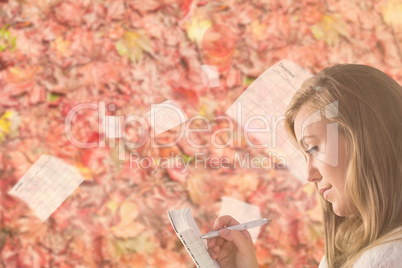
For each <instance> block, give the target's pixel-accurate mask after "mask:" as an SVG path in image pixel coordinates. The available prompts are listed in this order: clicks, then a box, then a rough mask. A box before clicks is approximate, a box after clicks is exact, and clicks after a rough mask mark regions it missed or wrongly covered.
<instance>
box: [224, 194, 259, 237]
mask: <svg viewBox="0 0 402 268" xmlns="http://www.w3.org/2000/svg"><path fill="white" fill-rule="evenodd" d="M223 215H230V216H232V217H233V218H235V219H236V220H237V221H238V222H240V223H243V222H249V221H253V220H258V219H261V218H262V217H261V212H260V208H259V207H257V206H255V205H252V204H249V203H246V202H243V201H240V200H237V199H234V198H231V197H227V196H223V197H222V205H221V211H220V212H219V217H220V216H223ZM260 229H261V227H255V228H251V229H248V230H247V231H248V232H249V233H250V235H251V238H252V239H253V243H254V244H255V242H257V238H258V235H259V233H260Z"/></svg>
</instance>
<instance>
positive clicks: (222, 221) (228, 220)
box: [212, 215, 240, 230]
mask: <svg viewBox="0 0 402 268" xmlns="http://www.w3.org/2000/svg"><path fill="white" fill-rule="evenodd" d="M237 224H240V223H239V222H238V221H237V220H236V219H235V218H233V217H231V216H229V215H225V216H221V217H219V218H217V219H216V220H215V223H214V226H213V227H212V229H213V230H217V229H221V228H223V227H225V226H232V225H237Z"/></svg>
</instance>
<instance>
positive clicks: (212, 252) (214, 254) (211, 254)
mask: <svg viewBox="0 0 402 268" xmlns="http://www.w3.org/2000/svg"><path fill="white" fill-rule="evenodd" d="M208 253H209V256H211V258H212V259H216V258H217V257H218V254H217V253H215V252H214V251H213V249H212V248H209V249H208Z"/></svg>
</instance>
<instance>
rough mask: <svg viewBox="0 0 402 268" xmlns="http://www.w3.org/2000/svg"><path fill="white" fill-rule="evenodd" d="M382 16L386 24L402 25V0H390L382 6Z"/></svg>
mask: <svg viewBox="0 0 402 268" xmlns="http://www.w3.org/2000/svg"><path fill="white" fill-rule="evenodd" d="M381 12H382V16H383V18H384V21H385V23H386V24H388V25H390V26H394V27H402V16H401V14H402V2H401V0H389V1H388V4H387V5H386V6H383V7H382V10H381Z"/></svg>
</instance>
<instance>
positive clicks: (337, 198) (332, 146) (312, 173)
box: [294, 109, 356, 216]
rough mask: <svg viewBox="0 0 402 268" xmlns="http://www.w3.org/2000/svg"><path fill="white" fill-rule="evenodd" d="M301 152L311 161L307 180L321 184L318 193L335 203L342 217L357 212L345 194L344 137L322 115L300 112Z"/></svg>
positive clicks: (297, 131) (296, 126) (298, 136)
mask: <svg viewBox="0 0 402 268" xmlns="http://www.w3.org/2000/svg"><path fill="white" fill-rule="evenodd" d="M294 126H295V134H296V138H297V141H298V142H299V149H300V150H301V151H302V153H303V154H304V156H305V158H306V161H307V173H306V179H307V180H308V181H309V182H314V183H317V188H318V191H320V194H321V195H322V196H323V198H324V199H325V200H327V201H328V202H331V203H332V208H333V210H334V212H335V214H337V215H338V216H347V215H351V214H353V213H354V212H355V211H356V208H355V206H354V205H350V204H352V202H351V201H350V198H349V196H348V195H347V193H346V191H345V182H346V171H347V163H348V159H349V157H348V155H346V148H345V146H346V141H345V137H344V135H342V134H341V133H340V132H339V133H338V126H337V124H336V123H333V122H331V121H329V120H328V119H326V118H325V116H321V115H320V111H317V112H307V111H305V110H303V109H302V110H300V111H299V112H298V113H297V115H296V118H295V125H294Z"/></svg>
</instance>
